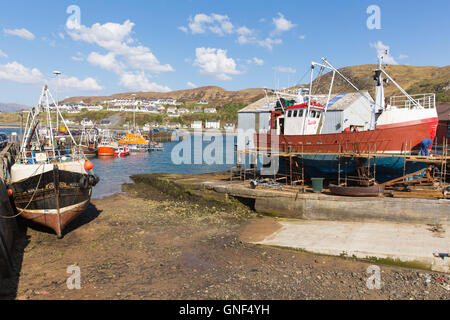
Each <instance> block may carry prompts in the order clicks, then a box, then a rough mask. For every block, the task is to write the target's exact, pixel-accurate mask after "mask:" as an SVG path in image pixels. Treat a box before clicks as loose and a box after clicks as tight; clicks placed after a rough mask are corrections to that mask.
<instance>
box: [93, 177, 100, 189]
mask: <svg viewBox="0 0 450 320" xmlns="http://www.w3.org/2000/svg"><path fill="white" fill-rule="evenodd" d="M93 177H94V183H93V184H92V186H93V187H95V186H96V185H97V183H98V182H99V181H100V178H99V177H98V176H96V175H95V174H94V175H93Z"/></svg>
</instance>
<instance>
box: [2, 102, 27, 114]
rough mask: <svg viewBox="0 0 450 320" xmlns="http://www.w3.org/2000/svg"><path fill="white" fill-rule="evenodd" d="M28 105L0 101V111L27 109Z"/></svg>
mask: <svg viewBox="0 0 450 320" xmlns="http://www.w3.org/2000/svg"><path fill="white" fill-rule="evenodd" d="M29 108H30V107H29V106H25V105H23V104H17V103H1V102H0V112H18V111H22V110H27V109H29Z"/></svg>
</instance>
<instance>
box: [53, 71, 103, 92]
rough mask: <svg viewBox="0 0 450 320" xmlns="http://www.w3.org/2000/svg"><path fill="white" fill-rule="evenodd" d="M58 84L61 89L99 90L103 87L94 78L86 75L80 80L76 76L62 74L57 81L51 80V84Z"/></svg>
mask: <svg viewBox="0 0 450 320" xmlns="http://www.w3.org/2000/svg"><path fill="white" fill-rule="evenodd" d="M56 85H57V86H58V88H59V89H61V90H80V91H100V90H103V87H102V86H101V85H99V84H98V83H97V80H95V79H94V78H91V77H88V78H86V79H84V80H80V79H78V78H77V77H67V76H64V75H62V76H61V77H59V81H57V80H56V79H53V80H52V86H56Z"/></svg>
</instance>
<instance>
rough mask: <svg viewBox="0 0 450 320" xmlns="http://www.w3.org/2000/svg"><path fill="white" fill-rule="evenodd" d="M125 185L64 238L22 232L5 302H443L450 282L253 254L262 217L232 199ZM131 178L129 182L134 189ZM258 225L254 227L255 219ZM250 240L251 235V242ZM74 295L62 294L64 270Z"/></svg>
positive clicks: (304, 257)
mask: <svg viewBox="0 0 450 320" xmlns="http://www.w3.org/2000/svg"><path fill="white" fill-rule="evenodd" d="M136 180H137V181H138V182H137V183H136V184H135V185H125V186H124V190H125V191H126V193H125V194H118V195H114V196H111V197H108V198H104V199H100V200H93V201H92V205H91V206H90V207H89V209H88V210H87V211H86V212H85V213H83V214H82V215H81V216H80V217H79V218H77V219H76V220H75V221H74V222H73V223H72V224H71V225H70V226H69V229H68V230H66V235H65V236H64V238H63V239H61V240H58V239H57V238H56V236H55V235H54V234H53V233H51V232H49V231H47V230H44V229H42V228H40V227H37V226H27V224H23V228H22V229H23V233H24V234H23V237H22V238H21V239H20V240H19V241H18V242H19V243H18V245H17V248H16V257H15V263H16V266H17V268H18V270H20V274H18V275H17V276H16V277H13V278H11V279H8V280H4V281H3V283H1V286H0V297H1V298H3V299H408V300H409V299H444V300H447V299H449V298H450V278H449V276H448V275H443V274H439V273H435V272H430V271H423V270H413V269H407V268H401V267H397V266H387V265H378V267H379V268H380V269H381V273H380V275H381V285H380V288H379V289H369V288H368V287H367V281H368V278H369V277H370V276H371V275H370V274H369V273H367V269H368V267H370V266H371V265H372V263H368V262H361V261H356V260H353V259H349V258H341V257H329V256H322V255H315V254H310V253H305V252H300V251H294V250H286V249H278V248H271V247H264V246H256V245H253V244H249V243H247V242H246V241H245V240H246V239H249V238H251V237H252V235H251V234H250V235H249V234H248V229H247V228H246V227H247V226H248V225H249V223H254V221H258V219H270V218H268V217H261V216H258V215H256V214H255V213H254V212H252V211H251V210H250V209H248V207H246V206H244V205H243V204H241V203H239V202H238V201H236V200H223V199H222V200H220V201H219V200H217V199H214V196H213V195H209V194H207V193H205V192H201V193H203V194H202V195H201V196H199V195H198V194H199V192H194V191H189V192H187V191H186V190H183V189H177V188H174V189H171V190H172V191H171V192H166V189H165V188H166V187H167V188H172V187H173V186H171V185H170V184H168V185H165V186H161V185H156V186H154V185H153V186H149V185H148V184H146V182H145V181H143V180H142V181H139V179H136ZM136 180H135V181H136ZM261 221H262V220H261ZM253 236H254V237H257V236H258V235H253ZM70 265H76V266H78V267H79V268H80V271H81V289H79V290H77V289H74V290H69V289H68V288H67V284H66V281H67V278H68V277H69V276H70V274H69V273H67V267H68V266H70Z"/></svg>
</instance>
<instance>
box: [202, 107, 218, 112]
mask: <svg viewBox="0 0 450 320" xmlns="http://www.w3.org/2000/svg"><path fill="white" fill-rule="evenodd" d="M203 112H204V113H216V112H217V110H216V108H205V110H203Z"/></svg>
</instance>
